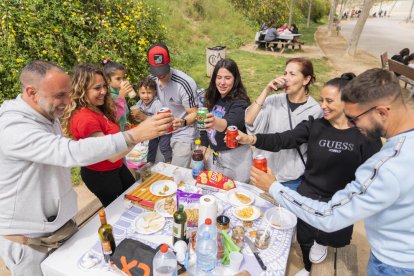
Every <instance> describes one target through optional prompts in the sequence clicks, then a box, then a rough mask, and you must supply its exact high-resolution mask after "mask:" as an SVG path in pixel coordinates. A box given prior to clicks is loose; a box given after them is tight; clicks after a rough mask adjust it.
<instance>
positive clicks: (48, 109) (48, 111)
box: [37, 97, 59, 120]
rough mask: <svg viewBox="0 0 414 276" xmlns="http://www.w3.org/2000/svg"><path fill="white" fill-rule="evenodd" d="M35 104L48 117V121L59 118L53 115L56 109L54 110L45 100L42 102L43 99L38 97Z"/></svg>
mask: <svg viewBox="0 0 414 276" xmlns="http://www.w3.org/2000/svg"><path fill="white" fill-rule="evenodd" d="M37 103H38V105H39V106H40V107H41V108H42V109H43V111H44V112H45V113H46V114H47V116H48V117H49V118H48V119H50V120H53V119H55V118H58V117H59V116H56V114H55V113H56V108H54V107H53V105H51V104H49V103H48V102H47V101H46V100H44V99H43V97H39V99H38V101H37Z"/></svg>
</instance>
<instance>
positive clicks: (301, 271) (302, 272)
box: [295, 268, 309, 276]
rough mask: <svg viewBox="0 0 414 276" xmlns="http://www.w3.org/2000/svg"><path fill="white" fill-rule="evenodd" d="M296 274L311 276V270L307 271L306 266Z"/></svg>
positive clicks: (297, 275)
mask: <svg viewBox="0 0 414 276" xmlns="http://www.w3.org/2000/svg"><path fill="white" fill-rule="evenodd" d="M295 276H309V271H307V270H306V269H305V268H302V270H300V271H298V272H296V274H295Z"/></svg>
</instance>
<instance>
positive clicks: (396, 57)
mask: <svg viewBox="0 0 414 276" xmlns="http://www.w3.org/2000/svg"><path fill="white" fill-rule="evenodd" d="M409 54H410V49H408V48H404V49H402V50H401V51H400V52H399V53H398V54H397V55H393V56H392V57H391V59H392V60H395V61H398V62H401V63H404V59H405V58H406V57H407V56H408V55H409Z"/></svg>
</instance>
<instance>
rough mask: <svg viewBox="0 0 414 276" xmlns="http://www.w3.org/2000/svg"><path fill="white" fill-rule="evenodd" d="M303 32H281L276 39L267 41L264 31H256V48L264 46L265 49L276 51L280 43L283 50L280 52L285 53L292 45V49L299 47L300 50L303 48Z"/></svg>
mask: <svg viewBox="0 0 414 276" xmlns="http://www.w3.org/2000/svg"><path fill="white" fill-rule="evenodd" d="M301 35H302V34H285V33H282V34H279V35H277V37H276V39H277V40H275V41H265V40H263V38H264V31H260V32H257V33H256V36H255V46H256V48H259V47H264V48H265V49H269V50H271V51H275V50H277V49H278V46H279V45H280V47H281V51H280V53H283V52H284V51H285V50H286V49H287V48H289V46H291V47H292V50H293V49H295V47H296V46H297V48H298V49H299V50H301V49H302V45H303V42H301V41H300V40H299V38H300V36H301Z"/></svg>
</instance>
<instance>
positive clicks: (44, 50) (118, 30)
mask: <svg viewBox="0 0 414 276" xmlns="http://www.w3.org/2000/svg"><path fill="white" fill-rule="evenodd" d="M0 16H1V17H0V49H1V54H0V103H2V102H3V101H4V100H5V99H9V98H14V97H15V96H16V95H17V94H18V93H20V88H19V79H18V76H19V72H20V71H21V69H22V68H23V66H25V65H26V64H27V63H28V62H30V61H32V60H36V59H43V60H49V61H52V62H55V63H57V64H59V65H61V66H62V67H64V68H65V69H66V70H68V71H71V69H72V68H73V66H74V65H75V64H78V63H80V62H90V63H95V64H101V62H102V60H103V59H104V58H107V57H109V58H110V59H111V60H113V61H117V62H120V63H122V64H124V65H125V66H126V68H127V70H128V75H129V78H130V80H131V81H132V82H133V83H135V82H137V80H138V79H140V78H141V77H142V76H144V75H147V74H148V65H147V63H146V50H147V48H148V47H149V46H150V45H151V44H152V43H155V42H159V41H163V40H164V38H165V29H164V28H160V25H161V24H160V23H159V22H160V16H161V14H160V12H159V11H158V10H157V9H156V7H152V5H151V1H150V0H91V1H83V0H66V1H49V0H19V1H15V0H2V1H0Z"/></svg>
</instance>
